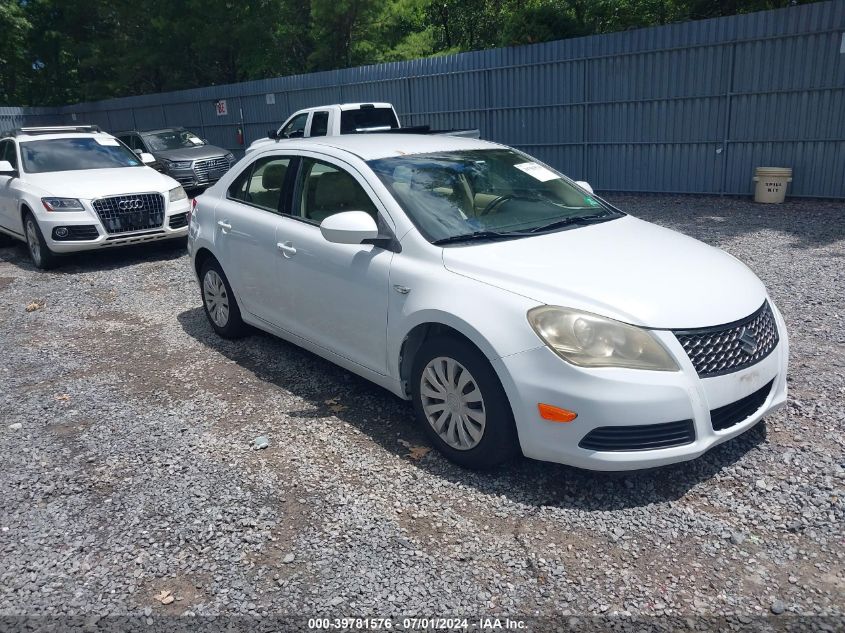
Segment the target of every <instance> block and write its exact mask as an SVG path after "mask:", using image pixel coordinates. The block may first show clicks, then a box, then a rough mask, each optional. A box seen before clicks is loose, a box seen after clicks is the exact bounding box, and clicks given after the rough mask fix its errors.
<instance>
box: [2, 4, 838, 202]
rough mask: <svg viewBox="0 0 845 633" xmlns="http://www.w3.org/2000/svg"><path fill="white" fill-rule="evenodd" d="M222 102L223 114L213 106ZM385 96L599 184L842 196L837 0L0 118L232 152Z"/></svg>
mask: <svg viewBox="0 0 845 633" xmlns="http://www.w3.org/2000/svg"><path fill="white" fill-rule="evenodd" d="M221 99H222V100H225V102H226V110H227V113H226V114H218V110H217V108H216V104H217V102H218V101H219V100H221ZM350 101H391V102H392V103H393V104H394V105H395V106H396V109H397V111H398V112H399V114H400V117H401V119H402V121H403V124H407V125H414V124H420V123H429V124H431V125H432V126H434V127H478V128H480V129H481V132H482V137H483V138H486V139H490V140H494V141H499V142H502V143H507V144H509V145H514V146H516V147H520V148H522V149H524V150H525V151H527V152H529V153H531V154H534V155H536V156H538V157H539V158H541V159H542V160H545V161H546V162H548V163H550V164H552V165H554V166H555V167H557V168H559V169H561V170H562V171H564V172H566V173H567V174H568V175H570V176H572V177H575V178H578V179H584V180H589V181H590V182H591V183H592V184H593V186H594V187H595V188H596V189H599V190H603V191H649V192H678V193H729V194H749V193H751V191H752V185H753V183H752V180H751V178H752V175H753V170H754V168H755V167H756V166H770V165H773V166H786V167H792V168H793V169H794V181H793V183H792V185H791V189H790V193H791V194H792V195H798V196H818V197H837V198H845V2H843V1H842V0H835V1H833V2H820V3H817V4H810V5H803V6H798V7H791V8H788V9H781V10H776V11H767V12H761V13H754V14H748V15H740V16H733V17H728V18H719V19H715V20H705V21H699V22H687V23H683V24H674V25H669V26H663V27H654V28H647V29H639V30H635V31H627V32H623V33H613V34H608V35H598V36H591V37H583V38H575V39H569V40H561V41H557V42H550V43H546V44H537V45H532V46H525V47H518V48H505V49H495V50H489V51H480V52H474V53H463V54H459V55H450V56H444V57H434V58H428V59H420V60H414V61H409V62H399V63H393V64H381V65H377V66H366V67H361V68H351V69H345V70H338V71H330V72H322V73H314V74H310V75H299V76H293V77H280V78H275V79H267V80H261V81H252V82H247V83H241V84H233V85H225V86H214V87H208V88H199V89H194V90H184V91H179V92H171V93H166V94H157V95H143V96H138V97H127V98H121V99H111V100H108V101H100V102H95V103H85V104H78V105H74V106H68V107H64V108H59V109H55V110H49V109H39V110H38V111H34V112H20V111H17V114H14V113H12V112H10V113H8V114H6V113H4V111H3V110H0V126H2V125H7V121H10V120H12V119H15V117H17V120H18V121H19V120H20V118H21V117H24V118H25V119H26V121H27V123H48V124H50V123H55V122H58V121H59V120H61V121H63V122H65V123H72V122H74V121H76V122H80V123H82V122H86V123H97V124H99V125H100V126H102V127H104V128H105V129H108V130H110V131H118V130H122V129H131V128H136V129H150V128H155V127H164V126H173V125H183V126H186V127H189V128H192V129H194V130H196V131H197V132H198V133H200V134H201V135H202V136H203V137H204V138H207V139H209V141H210V142H212V143H214V144H216V145H221V146H223V147H227V148H228V149H232V150H238V149H239V147H238V146H237V144H236V129H237V128H238V127H240V126H243V129H244V131H245V135H246V143H247V144H248V143H249V142H251V141H252V140H255V139H256V138H258V137H262V136H264V135H265V134H266V132H267V130H268V129H270V128H275V127H277V126H278V124H279V123H281V122H282V121H283V120H284V119H285V118H286V117H287V116H288V115H289V114H290V113H291V112H293V111H294V110H296V109H299V108H303V107H308V106H314V105H320V104H327V103H337V102H350Z"/></svg>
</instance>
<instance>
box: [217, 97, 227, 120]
mask: <svg viewBox="0 0 845 633" xmlns="http://www.w3.org/2000/svg"><path fill="white" fill-rule="evenodd" d="M214 110H215V111H216V112H217V116H226V115H227V114H229V106H227V105H226V100H225V99H218V100H217V101H215V102H214Z"/></svg>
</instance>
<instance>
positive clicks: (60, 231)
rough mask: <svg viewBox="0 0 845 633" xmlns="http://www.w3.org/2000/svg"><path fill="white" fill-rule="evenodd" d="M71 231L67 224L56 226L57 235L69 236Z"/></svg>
mask: <svg viewBox="0 0 845 633" xmlns="http://www.w3.org/2000/svg"><path fill="white" fill-rule="evenodd" d="M68 233H70V231H68V230H67V227H66V226H59V227H56V237H67V236H68Z"/></svg>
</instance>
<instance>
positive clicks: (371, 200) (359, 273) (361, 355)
mask: <svg viewBox="0 0 845 633" xmlns="http://www.w3.org/2000/svg"><path fill="white" fill-rule="evenodd" d="M353 210H354V211H366V212H368V213H370V214H372V215H373V217H374V218H376V219H377V222H378V223H379V226H380V227H381V230H382V231H383V232H385V233H389V232H390V230H391V228H390V224H389V222H387V218H388V216H387V215H386V214H385V213H384V209H383V208H382V206H381V203H380V201H378V200H377V198H376V197H375V195H374V193H373V192H372V189H370V187H369V185H367V183H366V181H365V180H364V179H363V178H362V177H361V176H360V174H358V173H357V172H355V171H354V170H353V169H352V168H351V167H350V166H348V165H346V164H345V163H342V162H340V161H334V160H333V159H325V160H323V159H319V160H318V159H316V158H312V157H306V156H303V157H301V159H300V161H299V167H298V174H297V177H296V182H295V188H294V197H293V205H292V209H291V216H290V217H289V218H287V219H285V221H284V222H281V223H279V224H278V227H277V229H276V241H277V243H278V247H279V249H280V250H281V254H282V257H281V258H280V259H279V262H278V268H279V278H280V282H281V283H282V284H283V285H284V288H283V297H284V302H285V304H286V314H285V323H284V325H283V326H282V327H284V328H285V329H287V330H289V331H291V332H293V333H294V334H297V335H299V336H301V337H303V338H306V339H308V340H309V341H311V342H312V343H315V344H317V345H320V346H321V347H323V348H326V349H329V350H331V351H333V352H334V353H336V354H338V355H340V356H342V357H344V358H346V359H348V360H351V361H353V362H355V363H357V364H358V365H362V366H363V367H366V368H368V369H370V370H372V371H375V372H377V373H380V374H386V373H387V350H386V342H387V300H388V286H389V273H390V263H391V260H392V258H393V252H392V251H390V250H387V249H385V248H383V247H381V246H376V245H373V244H334V243H332V242H329V241H327V240H326V239H325V238H324V237H323V235H322V233H320V226H319V224H320V222H321V221H322V220H324V219H325V218H326V217H328V216H330V215H332V214H334V213H340V212H342V211H353ZM390 234H391V235H392V233H390Z"/></svg>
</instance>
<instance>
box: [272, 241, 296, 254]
mask: <svg viewBox="0 0 845 633" xmlns="http://www.w3.org/2000/svg"><path fill="white" fill-rule="evenodd" d="M276 248H278V249H279V250H280V251H282V255H284V256H285V257H293V256H294V255H296V249H295V248H294V247H293V243H292V242H277V243H276Z"/></svg>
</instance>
